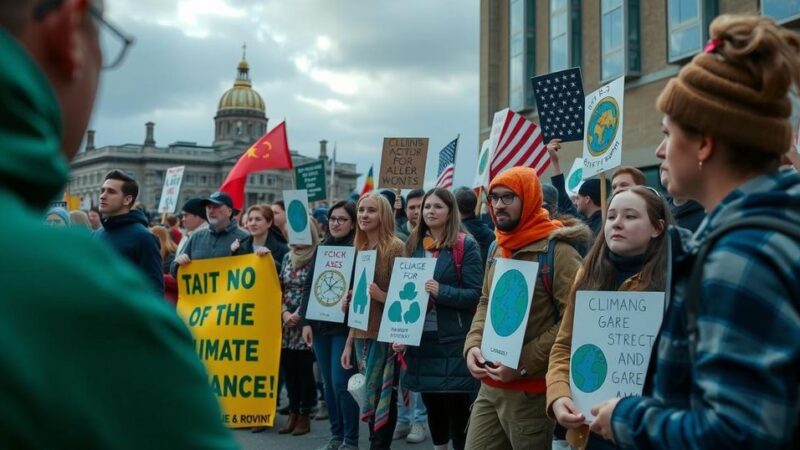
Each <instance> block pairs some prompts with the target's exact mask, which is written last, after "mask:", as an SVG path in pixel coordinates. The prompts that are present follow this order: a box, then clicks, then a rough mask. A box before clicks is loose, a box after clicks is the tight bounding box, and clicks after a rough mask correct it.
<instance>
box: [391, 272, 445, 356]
mask: <svg viewBox="0 0 800 450" xmlns="http://www.w3.org/2000/svg"><path fill="white" fill-rule="evenodd" d="M435 268H436V258H395V260H394V267H393V268H392V278H391V280H390V281H389V292H387V294H386V305H385V306H384V308H383V318H381V328H380V331H379V332H378V340H379V341H381V342H391V343H398V344H406V345H419V341H420V340H421V339H422V326H423V325H424V324H425V314H426V312H427V311H428V298H429V297H430V295H429V294H428V293H427V292H425V282H426V281H428V280H432V279H433V271H434V269H435Z"/></svg>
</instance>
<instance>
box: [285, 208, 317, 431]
mask: <svg viewBox="0 0 800 450" xmlns="http://www.w3.org/2000/svg"><path fill="white" fill-rule="evenodd" d="M310 220H311V221H312V222H313V219H310ZM314 225H315V226H316V224H314ZM311 242H312V244H311V245H299V244H290V245H289V253H287V254H286V255H285V256H284V257H283V263H282V264H281V267H282V269H281V276H280V280H281V292H283V307H282V319H283V339H282V342H281V370H282V373H283V375H284V376H285V377H286V392H287V393H288V394H289V420H288V421H287V422H286V426H284V427H283V428H281V429H280V430H278V433H280V434H288V433H291V434H292V436H300V435H303V434H306V433H308V432H309V431H311V422H310V421H309V418H308V415H309V414H310V413H311V408H312V407H313V406H314V403H315V400H316V398H315V397H316V394H317V388H316V382H315V381H314V355H313V353H311V345H310V343H308V342H306V340H305V339H303V334H302V330H303V325H304V322H303V319H302V317H300V304H301V303H302V301H303V297H305V296H307V295H308V293H307V292H306V285H307V279H308V278H310V277H311V275H312V274H311V272H312V270H313V268H314V266H313V265H311V264H310V263H311V259H312V258H313V257H314V252H315V251H316V248H317V245H318V244H319V236H318V235H317V233H311Z"/></svg>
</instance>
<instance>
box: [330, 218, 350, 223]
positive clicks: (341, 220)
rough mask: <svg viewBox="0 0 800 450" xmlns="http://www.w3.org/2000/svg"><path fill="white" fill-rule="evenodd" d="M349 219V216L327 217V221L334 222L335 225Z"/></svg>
mask: <svg viewBox="0 0 800 450" xmlns="http://www.w3.org/2000/svg"><path fill="white" fill-rule="evenodd" d="M349 221H350V218H349V217H331V218H329V219H328V222H330V223H332V224H333V223H335V224H336V225H341V224H343V223H347V222H349Z"/></svg>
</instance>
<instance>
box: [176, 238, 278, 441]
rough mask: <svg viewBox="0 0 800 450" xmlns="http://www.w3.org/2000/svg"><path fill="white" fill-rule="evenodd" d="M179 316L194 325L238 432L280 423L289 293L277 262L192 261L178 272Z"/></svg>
mask: <svg viewBox="0 0 800 450" xmlns="http://www.w3.org/2000/svg"><path fill="white" fill-rule="evenodd" d="M178 288H179V297H178V314H180V316H181V317H182V318H183V319H184V321H185V322H186V323H187V324H188V325H189V328H190V329H191V331H192V335H193V337H194V346H195V350H196V351H197V354H198V356H199V357H200V359H201V360H202V361H203V363H204V364H205V365H206V369H207V370H208V373H209V382H210V384H211V388H212V390H213V391H214V392H215V393H216V394H217V397H218V398H219V401H220V405H221V406H222V409H223V411H224V414H223V417H222V420H223V422H224V423H225V425H227V426H229V427H232V428H239V427H250V426H272V424H273V423H274V419H275V405H276V400H277V395H278V392H277V388H278V385H277V379H278V363H279V358H280V349H281V323H280V304H281V291H280V285H279V283H278V277H277V272H276V270H275V263H274V262H273V260H272V258H270V257H259V256H257V255H253V254H250V255H244V256H235V257H229V258H215V259H206V260H196V261H192V263H191V264H188V265H186V266H182V267H181V268H180V271H179V272H178Z"/></svg>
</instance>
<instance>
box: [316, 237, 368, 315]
mask: <svg viewBox="0 0 800 450" xmlns="http://www.w3.org/2000/svg"><path fill="white" fill-rule="evenodd" d="M355 256H356V249H355V248H353V247H340V246H327V245H321V246H319V247H318V248H317V259H316V263H314V277H313V281H312V282H311V292H310V294H309V298H308V310H307V311H306V319H312V320H321V321H324V322H336V323H344V311H343V310H342V300H344V298H345V297H346V296H347V292H348V291H349V290H350V278H351V277H352V275H353V260H354V259H355Z"/></svg>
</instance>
